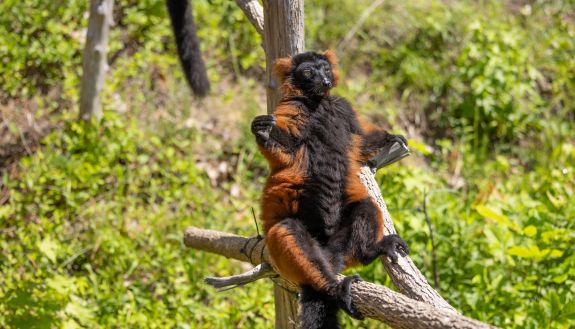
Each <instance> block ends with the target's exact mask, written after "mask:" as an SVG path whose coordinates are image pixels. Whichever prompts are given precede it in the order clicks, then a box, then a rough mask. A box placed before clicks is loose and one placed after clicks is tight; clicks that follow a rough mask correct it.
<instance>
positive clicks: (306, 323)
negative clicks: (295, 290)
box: [299, 286, 339, 329]
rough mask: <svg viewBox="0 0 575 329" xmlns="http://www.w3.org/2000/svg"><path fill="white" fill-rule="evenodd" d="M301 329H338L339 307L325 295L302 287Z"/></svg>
mask: <svg viewBox="0 0 575 329" xmlns="http://www.w3.org/2000/svg"><path fill="white" fill-rule="evenodd" d="M299 302H300V306H301V307H300V312H301V314H300V320H301V329H337V328H339V323H338V320H337V312H338V310H339V307H338V306H337V304H336V303H335V302H334V301H331V300H330V299H329V297H327V296H326V295H325V294H324V293H322V292H319V291H316V290H314V289H312V288H311V287H307V286H302V287H301V295H300V300H299Z"/></svg>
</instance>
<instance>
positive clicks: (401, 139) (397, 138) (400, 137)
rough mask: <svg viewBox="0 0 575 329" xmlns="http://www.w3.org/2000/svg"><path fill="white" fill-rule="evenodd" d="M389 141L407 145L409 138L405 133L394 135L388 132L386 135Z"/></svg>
mask: <svg viewBox="0 0 575 329" xmlns="http://www.w3.org/2000/svg"><path fill="white" fill-rule="evenodd" d="M386 140H387V143H395V142H397V143H403V144H405V146H407V139H406V138H405V137H404V136H403V135H392V134H388V135H387V136H386Z"/></svg>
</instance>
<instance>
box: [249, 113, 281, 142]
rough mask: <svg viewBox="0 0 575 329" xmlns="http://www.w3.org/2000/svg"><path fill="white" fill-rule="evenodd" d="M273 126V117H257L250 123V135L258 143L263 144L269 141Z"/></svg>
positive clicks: (274, 122)
mask: <svg viewBox="0 0 575 329" xmlns="http://www.w3.org/2000/svg"><path fill="white" fill-rule="evenodd" d="M275 124H276V118H275V117H274V116H273V115H258V116H257V117H255V118H254V120H253V121H252V134H254V135H255V136H256V140H257V141H258V142H259V143H265V142H266V141H267V140H269V139H270V132H271V131H272V128H273V127H274V126H275Z"/></svg>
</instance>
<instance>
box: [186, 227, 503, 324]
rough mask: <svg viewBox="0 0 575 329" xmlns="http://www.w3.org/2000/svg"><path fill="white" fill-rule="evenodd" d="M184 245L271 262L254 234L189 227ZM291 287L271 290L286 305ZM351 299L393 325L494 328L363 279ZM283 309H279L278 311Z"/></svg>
mask: <svg viewBox="0 0 575 329" xmlns="http://www.w3.org/2000/svg"><path fill="white" fill-rule="evenodd" d="M184 244H185V245H186V246H187V247H190V248H194V249H198V250H204V251H208V252H212V253H216V254H219V255H222V256H225V257H229V258H233V259H238V260H241V261H245V262H250V263H252V264H260V263H262V262H264V263H271V264H273V262H272V260H271V258H270V257H269V255H268V253H267V249H266V247H265V239H258V238H257V237H254V238H244V237H240V236H237V235H234V234H230V233H225V232H218V231H212V230H204V229H199V228H195V227H190V228H188V229H187V230H186V233H185V235H184ZM244 277H245V275H244ZM261 277H269V276H257V278H261ZM257 278H256V279H257ZM340 279H343V276H341V275H340ZM244 283H245V282H244ZM294 289H296V287H295V286H293V285H289V284H287V285H286V284H282V285H281V286H280V285H276V286H275V288H274V292H277V291H278V290H280V291H282V292H284V293H283V294H281V295H279V296H278V295H276V296H275V297H276V298H278V299H279V300H280V301H282V302H284V303H287V304H289V303H292V302H295V301H294V299H293V298H292V299H288V300H284V299H283V298H285V296H292V295H294ZM290 290H291V292H290ZM352 298H353V302H354V304H355V305H356V306H357V308H358V309H359V311H360V312H362V314H364V315H365V316H366V317H369V318H372V319H376V320H379V321H381V322H383V323H386V324H388V325H389V326H391V327H393V328H402V329H403V328H405V329H407V328H414V329H419V328H421V329H423V328H437V329H440V328H453V329H456V328H495V327H492V326H490V325H488V324H485V323H482V322H479V321H477V320H473V319H470V318H467V317H465V316H463V315H460V314H458V313H456V312H453V311H452V310H450V309H448V308H444V307H439V308H438V307H434V306H432V305H429V304H428V303H425V302H420V301H415V300H413V299H411V298H409V297H407V296H404V295H402V294H400V293H397V292H394V291H392V290H391V289H389V288H387V287H384V286H380V285H376V284H373V283H369V282H365V281H361V282H356V283H354V284H353V286H352ZM283 310H284V309H280V311H283ZM287 321H288V323H287V324H282V325H284V326H285V325H292V326H295V325H296V323H295V322H294V318H288V319H287Z"/></svg>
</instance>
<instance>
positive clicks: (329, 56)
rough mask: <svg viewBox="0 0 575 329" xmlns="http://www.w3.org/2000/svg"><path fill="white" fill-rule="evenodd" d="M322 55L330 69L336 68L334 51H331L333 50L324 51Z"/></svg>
mask: <svg viewBox="0 0 575 329" xmlns="http://www.w3.org/2000/svg"><path fill="white" fill-rule="evenodd" d="M323 55H324V56H325V57H326V58H327V61H328V62H329V64H331V67H332V68H335V67H336V66H337V55H336V54H335V51H333V49H328V50H326V51H324V52H323Z"/></svg>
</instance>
